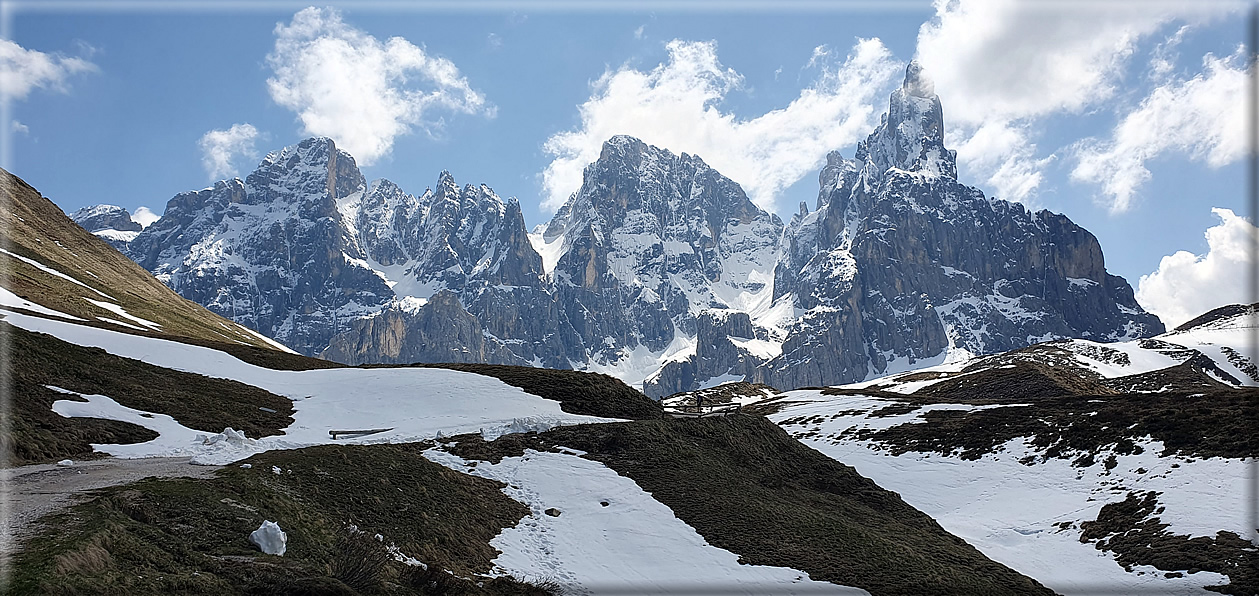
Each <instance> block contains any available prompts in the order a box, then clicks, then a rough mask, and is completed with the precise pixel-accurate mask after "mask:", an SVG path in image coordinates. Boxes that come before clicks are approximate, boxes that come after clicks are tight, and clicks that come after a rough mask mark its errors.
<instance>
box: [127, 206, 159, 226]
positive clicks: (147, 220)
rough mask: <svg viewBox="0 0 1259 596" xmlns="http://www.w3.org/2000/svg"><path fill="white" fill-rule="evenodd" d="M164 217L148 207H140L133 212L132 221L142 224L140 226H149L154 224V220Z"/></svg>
mask: <svg viewBox="0 0 1259 596" xmlns="http://www.w3.org/2000/svg"><path fill="white" fill-rule="evenodd" d="M159 219H162V216H161V215H158V214H156V213H154V212H153V210H152V209H149V208H148V207H139V208H137V209H136V210H135V212H134V213H132V214H131V221H134V222H136V223H138V224H140V227H142V228H147V227H149V226H151V225H153V222H155V221H157V220H159Z"/></svg>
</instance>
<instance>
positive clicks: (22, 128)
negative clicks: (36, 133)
mask: <svg viewBox="0 0 1259 596" xmlns="http://www.w3.org/2000/svg"><path fill="white" fill-rule="evenodd" d="M9 130H11V131H13V132H15V133H19V134H24V135H29V134H31V127H29V126H27V125H25V124H22V123H21V122H18V121H17V120H14V121H12V122H10V123H9Z"/></svg>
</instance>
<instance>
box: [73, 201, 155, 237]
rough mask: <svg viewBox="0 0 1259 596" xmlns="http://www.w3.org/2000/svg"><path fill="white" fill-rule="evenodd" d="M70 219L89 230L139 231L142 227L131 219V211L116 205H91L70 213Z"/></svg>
mask: <svg viewBox="0 0 1259 596" xmlns="http://www.w3.org/2000/svg"><path fill="white" fill-rule="evenodd" d="M70 219H72V220H74V223H77V224H79V226H80V227H82V228H83V229H85V230H87V231H89V232H96V231H99V230H117V231H119V232H139V231H140V230H141V229H143V227H142V226H141V225H140V224H139V223H137V222H136V221H133V220H132V219H131V212H129V211H127V210H126V209H124V208H122V207H119V206H117V205H92V206H91V207H84V208H82V209H79V210H78V211H75V212H74V213H72V214H70Z"/></svg>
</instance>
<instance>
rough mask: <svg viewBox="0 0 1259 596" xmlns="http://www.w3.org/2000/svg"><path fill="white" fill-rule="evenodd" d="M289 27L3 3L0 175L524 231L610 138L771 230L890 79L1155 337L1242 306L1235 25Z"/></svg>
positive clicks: (856, 9) (556, 15)
mask: <svg viewBox="0 0 1259 596" xmlns="http://www.w3.org/2000/svg"><path fill="white" fill-rule="evenodd" d="M719 4H720V3H719ZM307 6H308V5H305V4H294V3H264V4H261V5H245V4H214V3H202V4H195V5H192V7H191V8H189V7H188V5H179V4H162V3H157V4H144V3H140V4H125V5H124V4H110V3H96V4H90V3H73V4H65V3H59V2H55V1H54V2H43V3H7V4H6V7H5V9H6V13H5V17H6V22H5V26H6V32H5V35H4V36H3V37H4V38H5V39H6V40H10V41H9V42H3V43H5V44H6V45H4V46H3V47H0V76H2V77H5V78H4V79H2V80H3V81H4V82H5V84H4V88H5V90H4V93H3V98H4V99H5V100H6V101H7V110H8V111H7V117H6V118H5V121H6V124H5V126H4V127H3V131H4V134H5V135H7V139H6V140H7V142H6V144H5V145H4V146H5V147H6V149H7V150H6V151H5V154H4V156H3V165H4V167H5V168H6V169H9V170H10V171H12V172H14V173H16V174H17V175H19V176H21V177H23V178H24V179H26V180H27V182H29V183H31V184H32V185H34V186H35V187H36V188H38V189H40V191H42V192H43V193H44V194H45V195H47V196H49V197H50V198H51V199H53V200H54V201H55V202H56V203H57V204H58V205H59V206H61V207H62V208H63V209H66V210H67V211H73V210H74V209H77V208H78V207H82V206H86V205H92V204H97V203H112V204H118V205H122V206H124V207H127V208H129V209H132V210H133V211H134V210H135V209H136V208H138V207H140V206H147V207H149V208H151V209H153V210H154V211H157V212H159V213H160V211H161V210H162V208H163V207H164V205H165V203H166V201H167V200H168V199H169V198H170V197H172V196H174V195H175V194H176V193H178V192H181V191H184V190H190V189H196V188H201V187H204V186H207V185H208V184H210V183H211V182H212V181H213V180H215V179H218V178H221V177H224V176H230V175H240V176H242V177H243V176H245V175H246V174H248V173H249V171H251V170H252V169H253V167H254V165H256V163H257V161H258V159H260V158H261V156H262V155H263V154H265V153H266V152H268V151H271V150H275V149H279V148H281V147H284V146H285V145H289V144H293V143H295V142H297V141H299V140H301V139H302V138H305V137H307V136H312V135H315V134H319V135H326V136H332V137H333V138H334V139H336V140H337V142H338V144H339V145H340V146H341V147H343V148H347V149H349V150H350V152H351V153H352V154H355V157H356V158H358V159H359V161H360V162H361V163H366V164H367V165H363V171H364V174H365V175H366V176H367V177H368V178H369V179H376V178H388V179H390V180H393V181H395V182H397V183H398V184H400V185H401V186H402V187H403V188H405V189H407V190H409V191H411V192H414V193H420V192H423V190H424V188H425V187H427V186H430V185H432V184H433V183H434V181H435V180H436V179H437V175H438V173H439V172H440V171H441V170H449V171H450V172H451V173H452V174H453V175H454V176H455V179H456V180H457V181H459V182H460V183H485V184H488V185H489V186H491V187H493V188H494V189H495V190H496V192H498V193H499V194H500V195H502V196H504V197H506V196H516V197H518V198H519V199H520V201H521V204H522V206H523V207H524V210H525V217H526V220H527V222H528V224H529V225H530V226H533V225H536V224H538V223H543V222H545V221H547V219H548V218H549V216H550V213H551V212H552V211H553V209H554V208H555V206H556V205H557V204H558V203H559V202H560V201H562V200H563V198H564V197H566V196H567V194H568V193H570V192H572V191H574V190H576V185H578V184H579V183H580V178H579V176H580V167H581V166H582V165H584V163H586V162H587V161H589V159H591V158H592V156H593V155H595V154H597V149H598V145H599V143H600V142H601V141H602V140H604V139H606V137H607V136H610V135H611V134H618V133H626V134H633V135H635V136H639V137H641V138H644V140H646V141H648V142H650V143H653V144H657V145H660V146H664V147H666V148H669V149H672V150H674V151H675V152H682V151H686V152H690V153H696V154H698V155H700V156H701V157H703V158H704V159H705V160H706V161H708V162H709V163H710V164H711V165H714V166H715V167H717V169H718V170H720V171H722V172H723V173H725V174H726V175H727V176H730V177H731V178H734V179H735V180H736V181H738V182H740V183H741V184H743V186H744V188H745V189H746V190H748V192H749V195H751V196H753V198H754V200H756V201H757V202H758V204H760V205H761V206H763V207H765V208H767V209H770V210H773V211H776V212H778V213H779V214H780V215H782V216H783V217H784V219H786V218H789V217H790V214H791V213H793V212H794V211H795V210H796V205H797V204H798V203H799V202H800V201H806V202H808V204H809V205H810V207H812V205H813V203H814V201H815V199H816V195H817V171H818V168H819V167H820V164H821V161H822V160H823V159H824V155H825V152H826V151H828V150H832V149H837V150H839V151H841V152H842V153H843V154H845V155H846V156H851V155H852V153H853V150H854V145H855V143H856V141H857V140H858V139H861V138H864V137H865V135H866V134H868V133H869V132H870V129H871V127H872V126H873V124H874V123H876V122H877V119H878V116H879V114H880V113H882V112H883V111H885V110H886V102H887V94H888V92H890V90H891V89H892V88H893V87H894V86H896V85H897V84H899V82H900V77H901V73H902V72H903V68H904V65H905V63H906V62H907V61H908V60H910V59H914V58H917V59H919V60H920V61H921V62H922V63H923V64H924V66H925V67H926V69H927V73H928V75H930V76H931V77H932V78H933V79H935V81H936V91H937V92H938V93H939V94H940V96H941V99H942V101H943V102H944V112H945V122H946V128H947V129H948V130H949V137H948V140H949V144H950V146H951V147H953V148H955V149H957V150H958V152H959V161H960V164H961V167H960V176H959V177H960V178H961V179H962V181H963V182H966V183H969V184H973V185H975V186H978V187H979V188H981V189H983V190H984V192H985V193H986V194H988V195H989V196H998V197H1003V198H1010V199H1014V200H1019V201H1021V202H1024V203H1026V204H1027V205H1029V206H1030V207H1032V208H1046V209H1050V210H1053V211H1057V212H1061V213H1065V214H1066V215H1068V216H1069V217H1071V218H1072V219H1073V220H1074V221H1076V222H1077V223H1079V224H1080V225H1082V226H1084V227H1086V228H1088V229H1089V230H1090V231H1092V232H1093V233H1094V234H1096V235H1097V236H1098V238H1099V239H1100V240H1101V242H1102V246H1103V249H1104V250H1105V253H1106V259H1107V265H1108V269H1109V270H1110V271H1111V272H1112V273H1116V274H1119V275H1123V276H1124V277H1126V278H1127V279H1128V280H1129V282H1131V283H1132V284H1133V286H1134V287H1137V286H1138V281H1139V278H1141V276H1143V275H1149V276H1150V278H1149V280H1148V282H1147V283H1148V290H1143V291H1142V292H1141V293H1140V297H1141V300H1142V303H1143V304H1145V305H1146V306H1147V308H1151V309H1152V310H1155V311H1156V312H1159V313H1160V314H1161V315H1162V314H1163V313H1168V314H1167V315H1166V316H1165V318H1168V317H1170V318H1172V319H1175V318H1178V317H1183V313H1184V312H1193V311H1195V310H1197V309H1202V308H1204V307H1209V306H1207V305H1209V304H1210V303H1211V302H1213V301H1214V302H1219V301H1221V300H1225V299H1226V298H1227V299H1232V300H1243V299H1245V298H1246V297H1245V296H1244V295H1242V294H1239V292H1242V288H1243V287H1244V279H1243V277H1244V275H1243V272H1244V271H1245V267H1246V266H1247V265H1248V260H1247V259H1246V257H1245V256H1244V255H1241V254H1240V253H1239V252H1238V251H1237V250H1235V249H1237V247H1238V246H1239V244H1238V243H1239V242H1241V243H1244V242H1245V241H1246V240H1247V239H1248V238H1250V237H1251V235H1253V228H1252V227H1250V226H1249V224H1247V223H1246V222H1245V221H1244V220H1242V219H1240V218H1230V217H1229V216H1228V215H1227V213H1223V212H1213V211H1212V208H1223V209H1230V210H1232V211H1233V212H1234V213H1235V214H1237V215H1249V214H1247V213H1246V208H1245V197H1244V188H1245V169H1244V163H1243V157H1244V155H1243V154H1244V151H1243V148H1242V146H1241V145H1242V143H1241V138H1242V131H1243V130H1244V126H1245V125H1244V122H1243V121H1242V118H1241V115H1242V113H1243V111H1242V110H1243V109H1244V108H1243V102H1244V93H1242V92H1241V91H1242V89H1243V85H1242V84H1241V83H1240V82H1239V81H1243V80H1244V76H1245V73H1244V66H1243V61H1244V56H1242V55H1241V54H1240V53H1239V44H1240V43H1241V42H1242V40H1243V39H1244V34H1245V12H1244V10H1243V9H1244V8H1245V7H1246V6H1247V5H1245V4H1241V3H1223V2H1221V3H1207V4H1204V3H1201V2H1197V3H1176V2H1164V3H1126V2H1117V1H1116V2H1108V3H1102V6H1101V7H1098V6H1097V4H1096V3H1071V2H1057V3H1029V2H1022V3H1009V2H1005V1H1002V0H991V1H989V0H983V1H980V0H965V1H950V2H941V3H937V4H932V3H928V2H923V3H906V4H896V5H892V6H891V7H890V8H887V7H880V6H871V5H867V4H857V3H849V4H844V3H827V4H813V3H803V4H794V5H786V6H787V8H786V9H784V8H783V6H784V5H777V6H776V5H772V4H771V5H764V6H761V5H755V4H744V5H741V8H740V10H733V11H731V10H727V11H723V10H720V9H718V8H716V5H715V4H712V3H708V4H704V3H691V4H682V5H681V6H682V8H681V9H670V8H669V6H671V5H665V4H650V5H648V4H635V3H627V4H615V5H609V7H608V8H606V9H600V10H590V9H586V8H583V7H584V6H585V5H583V4H554V3H547V4H539V3H501V4H498V3H484V4H478V5H475V8H476V10H475V11H473V12H460V11H459V9H458V7H457V6H458V5H446V4H443V5H427V6H428V7H429V8H431V9H428V8H425V7H424V6H423V5H422V6H421V7H419V8H414V7H410V6H409V5H402V4H392V3H385V4H380V3H372V4H363V3H357V4H355V3H351V4H344V5H340V6H337V5H334V6H326V5H316V7H314V8H307ZM578 9H581V10H578ZM395 38H396V39H395ZM13 44H16V45H13ZM303 118H304V120H303ZM233 127H235V128H233ZM212 131H219V132H218V133H212ZM355 149H357V150H355ZM592 152H593V153H592ZM207 156H210V157H211V158H210V159H208V158H207ZM214 156H217V157H218V161H215V160H214V159H212V158H213V157H214ZM1209 229H1211V230H1215V234H1214V236H1213V238H1214V239H1213V240H1212V241H1211V242H1208V240H1207V238H1206V237H1205V236H1204V233H1206V232H1207V231H1208V230H1209ZM1178 251H1188V252H1187V253H1183V254H1180V255H1179V256H1178V257H1175V258H1173V259H1172V261H1170V262H1169V261H1164V257H1168V256H1169V255H1174V254H1175V253H1177V252H1178ZM1242 252H1246V251H1242ZM1203 287H1209V288H1211V291H1203V290H1202V289H1201V288H1203ZM1178 310H1179V311H1183V312H1181V313H1180V314H1177V311H1178ZM1195 314H1196V313H1195Z"/></svg>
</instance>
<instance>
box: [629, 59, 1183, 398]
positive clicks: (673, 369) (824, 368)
mask: <svg viewBox="0 0 1259 596" xmlns="http://www.w3.org/2000/svg"><path fill="white" fill-rule="evenodd" d="M943 140H944V121H943V110H942V108H941V105H940V100H939V98H938V97H937V96H936V95H935V94H934V93H933V92H932V90H931V85H930V83H929V82H928V81H927V80H926V79H925V77H923V75H922V73H921V70H920V69H919V67H918V65H917V64H913V63H911V64H910V66H909V67H908V69H907V70H906V76H905V81H904V83H903V84H902V86H901V88H900V89H897V90H896V91H894V92H893V93H892V96H891V100H890V102H889V106H888V112H887V114H885V115H884V117H883V120H882V122H881V123H880V125H879V126H878V128H876V129H875V131H874V132H873V133H872V134H871V135H870V136H869V137H868V138H867V139H866V140H865V141H863V142H861V143H860V144H859V145H858V147H857V151H856V156H855V158H854V159H845V158H843V157H841V156H840V155H839V154H838V153H831V154H830V155H829V156H828V158H827V164H826V166H825V167H824V168H823V169H822V172H821V174H820V176H819V179H820V183H821V191H820V192H819V194H818V200H817V206H816V208H815V210H814V211H813V212H812V213H810V212H809V211H808V209H807V207H805V206H804V205H803V204H802V205H801V207H800V212H799V213H798V214H797V215H796V216H795V217H794V218H792V221H791V222H790V223H789V224H788V225H787V227H786V231H785V233H784V234H783V238H782V244H781V251H780V253H779V260H778V264H777V267H776V269H775V275H774V300H775V309H774V310H776V311H778V312H794V314H795V317H794V319H791V320H788V321H787V322H786V324H785V325H784V327H785V338H784V339H783V340H782V341H781V342H780V343H778V344H776V345H774V344H768V345H765V346H761V347H762V348H763V350H762V354H764V355H768V356H769V358H768V362H764V360H761V361H760V362H755V364H754V365H753V366H749V365H748V364H747V361H748V360H752V361H756V360H757V358H756V354H755V350H749V349H748V348H749V347H750V343H749V342H748V341H747V336H746V335H733V334H732V335H731V338H732V339H731V340H730V341H728V342H723V341H720V340H715V343H707V344H706V343H700V344H699V349H698V351H697V354H696V356H695V357H694V358H692V359H690V360H688V361H681V362H677V363H672V364H668V365H666V366H665V367H664V368H662V370H661V372H660V374H659V375H657V377H656V378H654V379H651V380H650V381H649V385H654V386H653V387H652V391H653V393H654V394H656V395H666V394H669V393H672V392H674V391H681V390H686V389H690V388H693V387H689V386H688V385H689V384H694V383H696V382H699V383H701V384H703V383H704V382H705V381H704V380H705V379H713V378H723V377H727V376H729V373H730V372H734V373H735V376H740V375H746V377H747V379H748V380H753V381H759V382H765V383H768V384H770V385H773V386H776V387H801V386H810V385H833V384H839V383H849V382H854V381H859V380H861V379H864V378H867V377H869V376H880V375H882V374H886V373H889V372H895V371H898V370H909V369H911V368H920V367H922V366H926V365H929V364H934V363H938V362H941V361H943V360H944V358H945V357H946V356H947V353H948V352H949V350H957V349H963V350H966V351H968V352H971V353H975V354H985V353H992V352H1000V351H1005V350H1010V349H1014V348H1018V347H1022V346H1026V345H1030V344H1033V343H1037V342H1040V341H1046V340H1049V339H1053V338H1058V337H1082V338H1089V339H1096V340H1101V341H1108V340H1119V339H1128V338H1136V337H1147V336H1150V335H1155V334H1157V333H1161V332H1162V331H1163V325H1162V323H1161V322H1160V321H1159V320H1158V318H1157V317H1155V316H1153V315H1150V314H1148V313H1145V312H1144V311H1143V310H1142V309H1141V307H1140V306H1139V305H1138V304H1137V303H1136V301H1135V299H1134V297H1133V292H1132V288H1131V287H1130V286H1129V285H1128V283H1127V282H1126V281H1124V280H1123V279H1122V278H1120V277H1117V276H1113V275H1110V274H1108V273H1107V272H1106V269H1105V266H1104V262H1103V257H1102V251H1101V246H1100V245H1099V244H1098V242H1097V239H1096V238H1095V237H1093V235H1092V234H1090V233H1089V232H1088V231H1087V230H1084V229H1083V228H1080V227H1079V226H1076V225H1075V224H1074V223H1072V222H1071V221H1070V220H1069V219H1067V218H1066V217H1065V216H1062V215H1057V214H1053V213H1050V212H1048V211H1040V212H1037V213H1030V212H1028V211H1027V210H1026V209H1024V208H1023V206H1022V205H1019V204H1016V203H1010V202H1006V201H1001V200H996V199H988V198H986V197H984V195H983V193H981V192H980V191H979V190H978V189H976V188H974V187H970V186H966V185H964V184H961V183H959V182H958V181H957V166H956V162H955V154H954V152H953V151H950V150H948V149H947V148H945V147H944V142H943ZM770 335H771V336H772V335H773V334H772V333H771V334H770ZM736 338H737V339H736ZM726 361H735V363H736V366H735V367H734V368H732V369H726V368H724V364H722V365H720V366H716V367H715V368H714V367H713V366H707V365H706V364H708V363H723V362H726ZM749 368H750V369H752V371H751V372H750V373H749Z"/></svg>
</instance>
